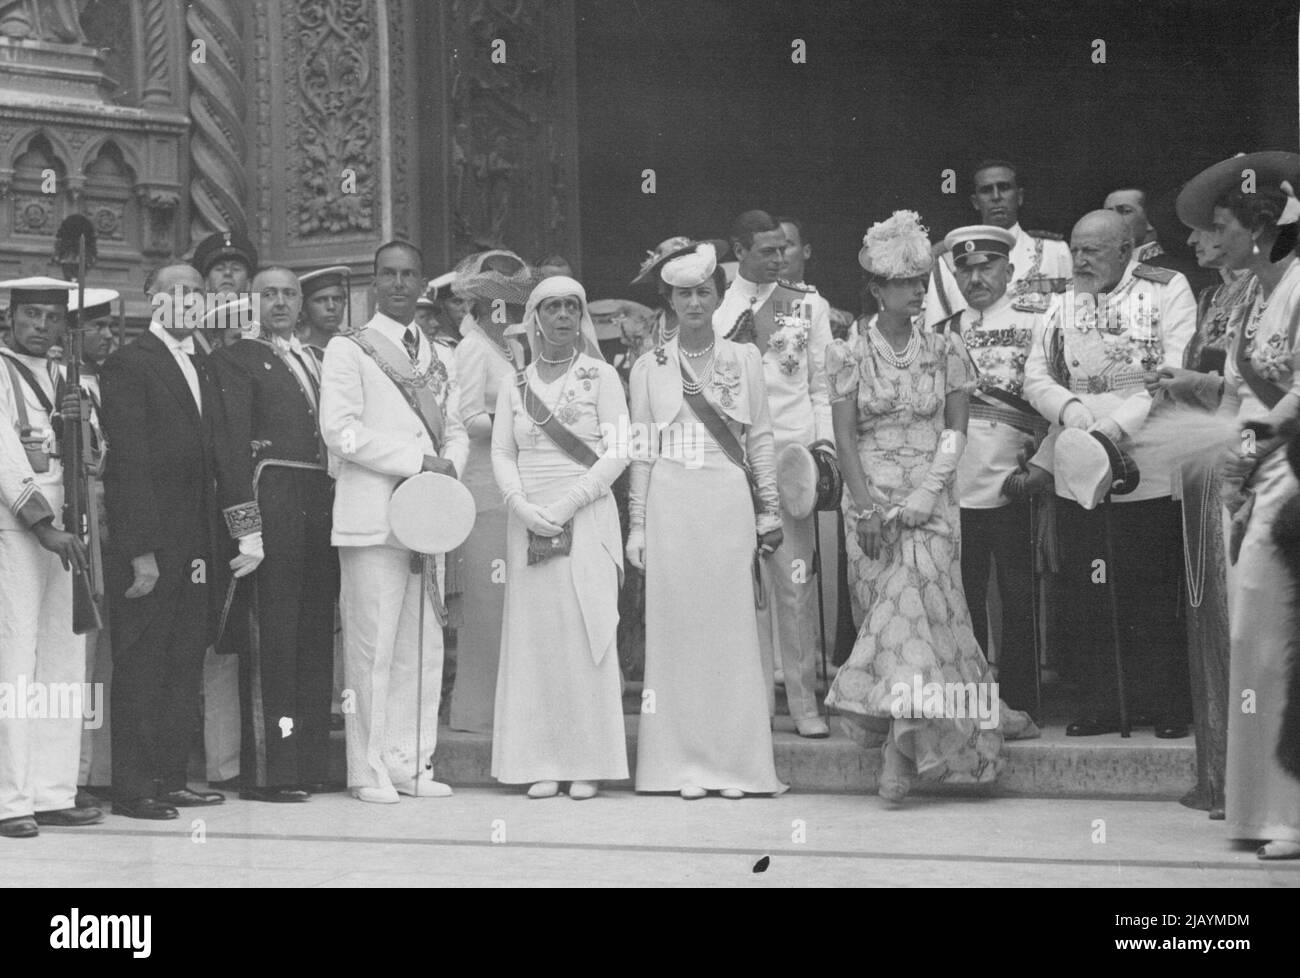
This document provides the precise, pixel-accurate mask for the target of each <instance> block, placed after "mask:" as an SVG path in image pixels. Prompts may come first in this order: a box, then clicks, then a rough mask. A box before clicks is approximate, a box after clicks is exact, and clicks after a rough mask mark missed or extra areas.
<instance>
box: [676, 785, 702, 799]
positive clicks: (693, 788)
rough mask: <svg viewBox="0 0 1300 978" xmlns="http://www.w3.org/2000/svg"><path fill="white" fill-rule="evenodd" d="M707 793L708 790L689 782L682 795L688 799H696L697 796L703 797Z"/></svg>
mask: <svg viewBox="0 0 1300 978" xmlns="http://www.w3.org/2000/svg"><path fill="white" fill-rule="evenodd" d="M707 794H708V792H707V791H705V790H704V789H703V788H701V787H700V786H699V785H695V784H688V785H687V786H686V787H685V788H683V789H682V797H683V798H685V799H686V800H687V801H695V800H696V799H697V798H703V797H704V796H705V795H707Z"/></svg>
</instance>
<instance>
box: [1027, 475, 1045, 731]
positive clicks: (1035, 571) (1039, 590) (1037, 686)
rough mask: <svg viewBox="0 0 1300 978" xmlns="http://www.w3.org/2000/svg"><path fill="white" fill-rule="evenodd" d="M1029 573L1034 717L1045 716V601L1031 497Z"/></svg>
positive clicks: (1034, 502)
mask: <svg viewBox="0 0 1300 978" xmlns="http://www.w3.org/2000/svg"><path fill="white" fill-rule="evenodd" d="M1029 573H1030V574H1031V575H1032V593H1031V594H1030V600H1029V614H1030V621H1031V622H1032V623H1033V627H1034V642H1033V646H1032V649H1033V654H1034V715H1035V716H1038V717H1041V716H1042V715H1043V648H1042V641H1043V637H1042V635H1041V633H1040V631H1039V629H1040V625H1041V623H1040V621H1039V610H1040V609H1039V602H1040V601H1042V599H1043V573H1042V570H1041V569H1040V568H1039V566H1038V500H1037V499H1035V498H1034V495H1033V494H1032V493H1031V494H1030V496H1029Z"/></svg>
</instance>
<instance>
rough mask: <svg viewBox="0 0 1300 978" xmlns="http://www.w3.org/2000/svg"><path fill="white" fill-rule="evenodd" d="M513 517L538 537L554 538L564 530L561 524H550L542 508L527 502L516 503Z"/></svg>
mask: <svg viewBox="0 0 1300 978" xmlns="http://www.w3.org/2000/svg"><path fill="white" fill-rule="evenodd" d="M515 515H516V516H517V517H519V521H520V522H521V523H523V524H524V526H526V527H527V528H528V529H529V530H531V531H532V532H534V533H536V534H537V535H538V536H540V537H556V536H559V535H560V532H561V531H562V530H563V529H564V526H563V525H562V524H560V525H557V524H555V523H553V522H551V520H550V519H548V518H547V516H546V513H545V512H544V511H543V509H542V507H540V506H535V505H533V504H532V503H529V502H520V503H517V504H516V505H515Z"/></svg>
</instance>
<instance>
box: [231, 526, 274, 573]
mask: <svg viewBox="0 0 1300 978" xmlns="http://www.w3.org/2000/svg"><path fill="white" fill-rule="evenodd" d="M265 559H266V553H265V552H264V551H263V550H262V533H261V531H260V530H259V531H257V532H256V533H250V534H248V536H243V537H240V538H239V556H238V557H235V558H234V559H233V560H231V562H230V569H231V570H232V571H233V572H234V574H235V577H244V576H246V575H248V574H251V573H253V571H255V570H257V567H258V565H259V564H261V563H262V561H263V560H265Z"/></svg>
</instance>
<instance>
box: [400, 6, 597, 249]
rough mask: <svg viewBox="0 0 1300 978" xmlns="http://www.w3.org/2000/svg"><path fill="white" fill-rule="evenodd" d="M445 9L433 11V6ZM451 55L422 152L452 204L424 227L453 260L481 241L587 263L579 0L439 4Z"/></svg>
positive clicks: (439, 28) (432, 243) (445, 202)
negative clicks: (582, 243)
mask: <svg viewBox="0 0 1300 978" xmlns="http://www.w3.org/2000/svg"><path fill="white" fill-rule="evenodd" d="M433 10H436V14H434V13H432V11H433ZM430 11H431V12H430V17H431V19H434V18H436V24H435V25H431V26H432V27H433V29H432V30H431V31H426V32H424V33H425V34H426V35H428V34H434V35H436V36H438V37H441V38H445V41H444V42H443V43H442V44H441V45H439V47H440V48H441V50H442V53H443V54H444V56H445V58H446V60H445V61H444V63H443V64H442V66H441V67H442V72H441V73H442V77H443V84H442V85H441V86H440V87H439V88H438V89H437V90H436V92H434V93H431V94H432V95H433V96H434V97H435V98H436V99H437V100H438V101H439V102H440V104H438V105H437V106H435V107H433V108H432V109H431V111H429V112H428V113H427V114H426V119H425V122H426V124H425V125H424V126H423V127H422V130H423V132H424V134H425V136H424V139H423V140H422V142H421V153H422V154H425V155H426V156H427V157H428V159H429V161H430V162H431V163H432V164H433V167H432V168H431V170H430V171H429V172H428V173H427V179H428V181H429V182H430V183H431V184H432V185H433V186H434V187H436V193H437V195H438V197H439V199H440V203H441V205H442V207H443V208H445V218H446V220H445V221H444V223H443V226H442V227H441V228H437V229H433V232H432V234H431V233H430V232H429V230H428V229H426V234H425V236H424V241H425V243H426V246H427V247H431V248H432V250H433V251H434V252H435V253H438V254H442V255H444V256H445V258H446V259H448V260H455V259H457V258H459V257H460V256H461V255H463V254H465V253H467V252H469V251H471V250H473V248H474V247H475V242H482V243H489V242H490V243H492V244H494V245H505V246H507V247H510V248H513V249H515V250H517V251H519V252H520V253H522V254H523V255H524V256H525V257H526V258H528V259H530V260H536V259H539V258H541V257H543V255H544V253H548V252H554V251H558V252H560V253H562V254H564V255H565V256H566V257H568V258H569V260H570V261H571V262H572V263H573V264H574V266H575V267H577V266H578V263H579V259H580V256H579V254H578V207H577V204H578V195H577V180H578V163H577V136H576V119H575V115H576V101H577V92H576V79H575V68H574V61H575V53H574V24H573V8H572V3H570V2H567V0H565V2H551V3H541V2H518V0H511V2H506V0H451V2H448V3H443V4H437V5H434V7H433V8H430Z"/></svg>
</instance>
